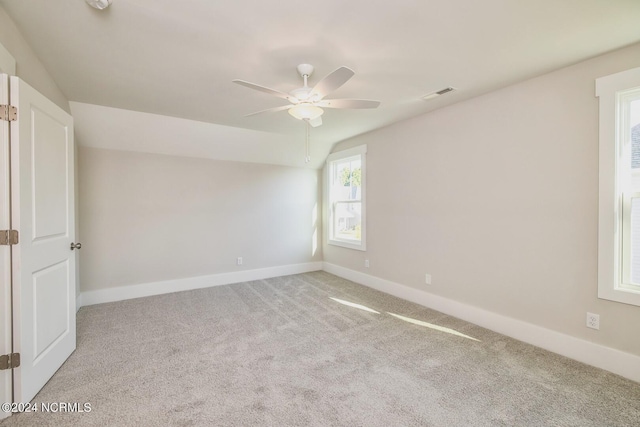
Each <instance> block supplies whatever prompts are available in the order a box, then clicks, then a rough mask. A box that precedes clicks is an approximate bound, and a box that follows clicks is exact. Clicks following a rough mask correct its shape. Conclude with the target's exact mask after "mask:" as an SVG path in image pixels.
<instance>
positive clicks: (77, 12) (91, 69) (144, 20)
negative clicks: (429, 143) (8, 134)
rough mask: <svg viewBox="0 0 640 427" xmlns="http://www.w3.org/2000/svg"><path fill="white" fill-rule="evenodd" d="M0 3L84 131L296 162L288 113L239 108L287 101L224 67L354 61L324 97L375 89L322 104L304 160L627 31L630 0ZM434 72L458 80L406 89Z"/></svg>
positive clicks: (625, 36)
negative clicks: (342, 102)
mask: <svg viewBox="0 0 640 427" xmlns="http://www.w3.org/2000/svg"><path fill="white" fill-rule="evenodd" d="M0 5H2V7H4V8H5V10H6V11H7V12H8V13H9V15H10V16H11V17H12V18H13V20H14V21H15V22H16V24H17V25H18V27H19V28H20V30H21V31H22V33H23V35H24V36H25V38H26V39H27V41H28V42H29V44H30V45H31V46H32V48H33V49H34V51H35V52H36V54H37V55H38V57H39V58H40V60H41V61H42V62H43V64H44V65H45V67H46V68H47V70H48V71H49V73H50V74H51V75H52V76H53V78H54V79H55V81H56V82H57V83H58V85H59V87H60V89H61V90H62V92H63V93H64V94H65V95H66V96H67V97H68V99H69V100H70V101H72V102H71V107H72V112H73V114H74V117H75V120H76V131H77V135H78V141H79V143H80V144H83V145H92V146H102V147H105V148H109V147H111V148H119V149H131V150H137V151H155V152H165V153H168V154H185V155H192V156H200V157H212V158H225V159H228V160H243V161H252V162H253V161H256V162H266V163H280V164H288V165H293V166H305V163H304V135H305V126H304V123H303V122H301V121H298V120H296V119H295V118H293V117H291V116H290V115H289V114H287V113H286V112H285V111H280V112H278V113H273V114H263V115H256V116H250V117H245V115H246V114H248V113H252V112H255V111H258V110H262V109H267V108H270V107H276V106H280V105H285V104H286V103H287V101H285V100H284V99H279V98H276V97H271V96H269V95H267V94H264V93H260V92H257V91H253V90H250V89H247V88H245V87H242V86H239V85H235V84H233V83H232V80H233V79H242V80H248V81H250V82H254V83H257V84H260V85H264V86H267V87H270V88H273V89H277V90H280V91H284V92H288V91H291V90H293V89H295V88H297V87H300V86H302V80H301V79H300V77H299V75H298V74H297V71H296V66H297V65H298V64H300V63H311V64H313V65H314V66H315V72H314V74H313V75H312V76H311V78H310V84H311V85H313V84H314V83H315V82H317V81H318V80H320V79H321V78H322V77H324V76H325V75H327V74H329V73H330V72H331V71H333V70H335V69H336V68H338V67H340V66H347V67H349V68H351V69H353V70H354V71H355V76H354V77H353V78H351V80H349V81H348V82H347V83H346V84H345V85H344V86H342V87H340V88H339V89H337V90H336V91H335V92H334V93H333V94H332V95H331V97H332V98H365V99H376V100H379V101H381V103H382V104H381V106H380V107H379V108H378V109H375V110H330V109H329V110H326V112H325V114H324V115H323V122H324V123H323V125H322V126H320V127H317V128H313V129H312V130H311V141H312V147H313V150H312V156H313V161H312V162H311V164H310V165H308V166H310V167H319V166H320V165H321V163H322V161H323V160H324V157H325V156H326V154H327V153H328V152H329V150H330V148H331V146H332V145H333V144H334V143H336V142H338V141H341V140H344V139H347V138H349V137H352V136H355V135H358V134H361V133H364V132H368V131H371V130H374V129H377V128H380V127H383V126H387V125H389V124H391V123H395V122H398V121H401V120H404V119H407V118H410V117H414V116H417V115H420V114H424V113H426V112H428V111H431V110H433V109H436V108H441V107H443V106H446V105H449V104H452V103H455V102H459V101H461V100H464V99H468V98H471V97H474V96H477V95H479V94H482V93H486V92H489V91H492V90H495V89H498V88H500V87H504V86H507V85H509V84H512V83H514V82H517V81H521V80H524V79H527V78H531V77H534V76H536V75H540V74H543V73H545V72H548V71H551V70H553V69H557V68H560V67H563V66H567V65H570V64H573V63H576V62H578V61H581V60H584V59H586V58H589V57H593V56H597V55H599V54H602V53H604V52H607V51H610V50H613V49H616V48H620V47H624V46H626V45H629V44H633V43H636V42H638V41H640V30H639V28H640V27H639V26H638V22H640V1H638V0H521V1H514V0H484V1H477V0H451V1H442V0H398V1H393V2H390V1H381V0H347V1H345V0H324V1H322V2H302V1H299V0H278V1H269V0H236V1H233V2H230V1H214V0H183V1H175V0H113V4H112V5H111V6H110V7H109V8H108V9H106V10H104V11H98V10H96V9H93V8H91V7H89V6H88V5H87V4H86V3H85V2H84V1H83V0H56V1H36V0H0ZM447 86H453V87H455V88H456V89H457V90H456V91H455V92H452V93H449V94H447V95H443V96H441V97H438V98H435V99H432V100H429V101H424V100H422V99H421V97H422V96H423V95H425V94H427V93H430V92H433V91H436V90H439V89H442V88H444V87H447ZM166 116H170V117H171V118H170V119H168V118H166ZM179 119H186V120H179ZM199 122H201V123H199ZM105 123H109V124H111V126H106V125H105ZM118 123H129V124H130V129H129V130H128V131H127V132H124V131H123V130H122V126H118ZM183 135H184V137H182V136H183ZM390 143H393V141H390Z"/></svg>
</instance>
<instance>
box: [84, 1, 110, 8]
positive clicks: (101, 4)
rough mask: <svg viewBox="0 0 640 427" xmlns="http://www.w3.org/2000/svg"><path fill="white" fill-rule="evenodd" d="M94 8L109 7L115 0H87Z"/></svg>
mask: <svg viewBox="0 0 640 427" xmlns="http://www.w3.org/2000/svg"><path fill="white" fill-rule="evenodd" d="M85 1H86V2H87V4H88V5H89V6H91V7H93V8H94V9H98V10H103V9H106V8H108V7H109V5H110V4H111V2H112V1H113V0H85Z"/></svg>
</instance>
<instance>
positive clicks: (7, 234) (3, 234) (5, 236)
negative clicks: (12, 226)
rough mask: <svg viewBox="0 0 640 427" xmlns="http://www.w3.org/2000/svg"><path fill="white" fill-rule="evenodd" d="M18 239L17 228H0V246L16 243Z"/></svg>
mask: <svg viewBox="0 0 640 427" xmlns="http://www.w3.org/2000/svg"><path fill="white" fill-rule="evenodd" d="M19 240H20V239H19V237H18V230H0V246H11V245H17V244H18V241H19Z"/></svg>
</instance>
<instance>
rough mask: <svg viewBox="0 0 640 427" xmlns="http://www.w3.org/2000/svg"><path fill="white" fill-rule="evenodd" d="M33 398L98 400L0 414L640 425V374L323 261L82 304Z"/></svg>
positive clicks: (43, 420)
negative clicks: (57, 360)
mask: <svg viewBox="0 0 640 427" xmlns="http://www.w3.org/2000/svg"><path fill="white" fill-rule="evenodd" d="M367 309H368V310H371V311H368V310H367ZM372 311H375V312H372ZM434 326H435V327H436V328H434ZM34 402H49V403H51V402H78V403H85V402H88V403H90V404H91V409H92V410H91V412H89V413H86V412H85V413H75V414H69V413H54V414H51V413H36V414H34V413H31V414H18V415H14V416H12V417H10V418H9V419H7V420H5V421H3V422H1V423H0V425H1V426H2V427H13V426H103V427H106V426H164V425H167V426H597V427H604V426H640V384H638V383H635V382H632V381H629V380H626V379H624V378H621V377H619V376H616V375H614V374H611V373H608V372H605V371H602V370H599V369H596V368H593V367H589V366H586V365H584V364H581V363H578V362H575V361H572V360H570V359H567V358H564V357H562V356H558V355H556V354H553V353H550V352H547V351H545V350H542V349H539V348H536V347H533V346H531V345H528V344H524V343H522V342H519V341H516V340H513V339H510V338H507V337H505V336H503V335H500V334H497V333H495V332H491V331H489V330H486V329H483V328H481V327H479V326H476V325H473V324H470V323H467V322H464V321H462V320H459V319H456V318H453V317H450V316H447V315H444V314H442V313H439V312H436V311H433V310H430V309H427V308H424V307H421V306H419V305H416V304H412V303H409V302H406V301H403V300H400V299H398V298H395V297H392V296H389V295H386V294H383V293H380V292H377V291H375V290H372V289H369V288H366V287H363V286H360V285H357V284H355V283H352V282H349V281H347V280H343V279H341V278H338V277H336V276H333V275H331V274H328V273H325V272H314V273H308V274H301V275H295V276H287V277H279V278H274V279H268V280H259V281H254V282H247V283H238V284H234V285H229V286H219V287H213V288H208V289H201V290H194V291H188V292H180V293H174V294H167V295H160V296H155V297H149V298H142V299H135V300H128V301H121V302H116V303H109V304H101V305H94V306H89V307H83V308H82V309H81V310H80V311H79V312H78V346H77V350H76V351H75V352H74V354H73V355H72V356H71V357H70V358H69V360H68V361H67V362H66V363H65V364H64V365H63V366H62V367H61V368H60V370H59V371H58V372H57V373H56V374H55V376H54V377H53V378H52V379H51V380H50V381H49V382H48V383H47V385H46V386H45V387H44V388H43V389H42V391H41V392H40V393H39V394H38V395H37V396H36V398H35V399H34Z"/></svg>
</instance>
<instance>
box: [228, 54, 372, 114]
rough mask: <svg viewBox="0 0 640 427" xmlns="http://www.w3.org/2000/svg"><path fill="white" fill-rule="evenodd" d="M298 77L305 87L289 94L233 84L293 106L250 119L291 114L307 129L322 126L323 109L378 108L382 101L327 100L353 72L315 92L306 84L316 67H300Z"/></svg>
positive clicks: (336, 74) (337, 74) (340, 73)
mask: <svg viewBox="0 0 640 427" xmlns="http://www.w3.org/2000/svg"><path fill="white" fill-rule="evenodd" d="M298 73H299V74H300V76H301V77H302V78H303V80H304V86H302V87H301V88H298V89H295V90H292V91H291V92H290V93H284V92H280V91H278V90H274V89H270V88H268V87H265V86H260V85H257V84H255V83H250V82H247V81H244V80H233V82H234V83H237V84H239V85H242V86H246V87H248V88H251V89H255V90H259V91H260V92H264V93H268V94H270V95H273V96H277V97H278V98H282V99H286V100H287V101H289V102H290V104H289V105H283V106H281V107H275V108H269V109H267V110H262V111H257V112H255V113H251V114H247V116H253V115H255V114H261V113H274V112H277V111H284V110H288V111H289V114H291V115H292V116H293V117H295V118H296V119H298V120H304V121H305V122H307V124H308V125H311V126H312V127H316V126H320V125H321V124H322V118H321V117H320V116H322V114H323V113H324V110H323V108H339V109H342V108H376V107H378V106H379V105H380V101H371V100H367V99H324V98H325V96H327V95H328V94H329V93H331V92H333V91H334V90H336V89H338V88H339V87H340V86H342V85H343V84H345V83H346V82H347V81H348V80H349V79H350V78H351V77H353V75H354V74H355V73H354V72H353V70H351V69H350V68H347V67H340V68H338V69H337V70H335V71H333V72H332V73H330V74H329V75H328V76H326V77H325V78H323V79H322V80H320V81H319V82H318V83H316V85H315V86H314V87H312V88H311V87H309V86H308V85H307V80H308V79H309V77H310V76H311V74H313V65H311V64H300V65H298Z"/></svg>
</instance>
